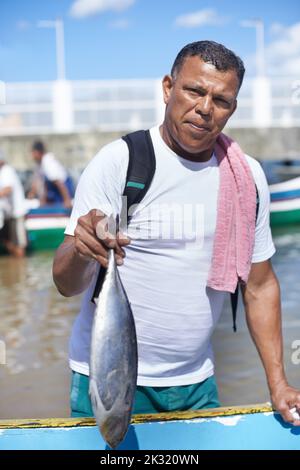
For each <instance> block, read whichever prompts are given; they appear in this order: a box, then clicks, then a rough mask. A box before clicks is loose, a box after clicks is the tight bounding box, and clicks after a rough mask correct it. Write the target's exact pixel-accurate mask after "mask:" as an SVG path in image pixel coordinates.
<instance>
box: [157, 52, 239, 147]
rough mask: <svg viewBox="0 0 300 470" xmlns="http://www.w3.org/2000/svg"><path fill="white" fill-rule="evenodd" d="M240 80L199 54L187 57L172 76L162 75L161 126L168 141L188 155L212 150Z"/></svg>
mask: <svg viewBox="0 0 300 470" xmlns="http://www.w3.org/2000/svg"><path fill="white" fill-rule="evenodd" d="M238 89H239V81H238V77H237V74H236V72H235V71H234V70H228V71H226V72H221V71H219V70H217V69H216V68H215V67H214V65H211V64H208V63H206V62H203V60H201V59H200V58H199V57H197V56H192V57H187V58H186V59H185V61H184V63H183V65H182V67H181V69H180V71H179V72H178V74H177V76H176V77H175V79H172V78H171V76H169V75H167V76H166V77H164V79H163V92H164V101H165V104H166V114H165V122H164V126H166V127H167V133H168V135H169V137H170V140H171V142H172V143H173V145H174V146H175V147H177V150H178V149H182V150H183V151H184V152H185V153H187V154H191V155H195V156H196V155H197V154H201V153H202V152H205V151H206V150H212V149H213V147H214V144H215V141H216V139H217V136H218V135H219V134H220V132H221V131H222V129H223V128H224V126H225V124H226V122H227V121H228V119H229V118H230V116H231V115H232V113H233V112H234V111H235V109H236V97H237V93H238Z"/></svg>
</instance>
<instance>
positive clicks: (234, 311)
mask: <svg viewBox="0 0 300 470" xmlns="http://www.w3.org/2000/svg"><path fill="white" fill-rule="evenodd" d="M255 190H256V213H255V223H256V222H257V217H258V211H259V193H258V189H257V186H256V185H255ZM238 299H239V283H238V284H237V286H236V289H235V292H234V293H233V294H230V300H231V310H232V321H233V331H234V332H236V314H237V307H238Z"/></svg>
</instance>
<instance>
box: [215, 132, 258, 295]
mask: <svg viewBox="0 0 300 470" xmlns="http://www.w3.org/2000/svg"><path fill="white" fill-rule="evenodd" d="M215 154H216V156H217V159H218V162H219V169H220V187H219V196H218V211H217V225H216V232H215V237H214V246H213V255H212V264H211V268H210V272H209V277H208V281H207V286H208V287H211V288H213V289H216V290H221V291H225V292H234V291H235V289H236V286H237V283H238V282H239V281H242V282H247V280H248V276H249V272H250V268H251V259H252V253H253V248H254V241H255V215H256V189H255V182H254V179H253V176H252V173H251V170H250V167H249V165H248V162H247V160H246V157H245V155H244V153H243V151H242V150H241V149H240V147H239V146H238V144H237V143H236V142H234V141H233V140H232V139H230V138H229V137H227V136H226V135H225V134H220V136H219V137H218V139H217V142H216V146H215Z"/></svg>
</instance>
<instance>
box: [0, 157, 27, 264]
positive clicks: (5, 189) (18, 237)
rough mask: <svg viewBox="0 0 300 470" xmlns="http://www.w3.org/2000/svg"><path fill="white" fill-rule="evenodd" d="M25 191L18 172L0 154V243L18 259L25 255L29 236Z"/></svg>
mask: <svg viewBox="0 0 300 470" xmlns="http://www.w3.org/2000/svg"><path fill="white" fill-rule="evenodd" d="M25 213H26V209H25V197H24V190H23V186H22V183H21V181H20V178H19V176H18V174H17V172H16V171H15V170H14V168H12V167H11V166H10V165H8V164H7V163H6V162H5V160H4V156H3V154H2V153H1V152H0V243H2V244H3V245H4V247H5V248H6V249H7V251H8V252H9V253H10V254H11V255H13V256H15V257H18V258H21V257H23V256H24V255H25V249H26V246H27V236H26V230H25V223H24V216H25Z"/></svg>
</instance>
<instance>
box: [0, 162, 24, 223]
mask: <svg viewBox="0 0 300 470" xmlns="http://www.w3.org/2000/svg"><path fill="white" fill-rule="evenodd" d="M8 186H9V187H11V188H12V192H11V193H10V194H9V195H8V196H6V197H2V198H0V207H1V208H2V211H3V212H4V216H5V218H8V217H14V218H16V217H22V216H23V215H25V214H26V208H25V196H24V190H23V186H22V183H21V181H20V178H19V176H18V174H17V172H16V170H14V168H12V167H11V166H10V165H8V164H7V163H5V164H4V165H3V166H2V167H0V189H4V188H7V187H8Z"/></svg>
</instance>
